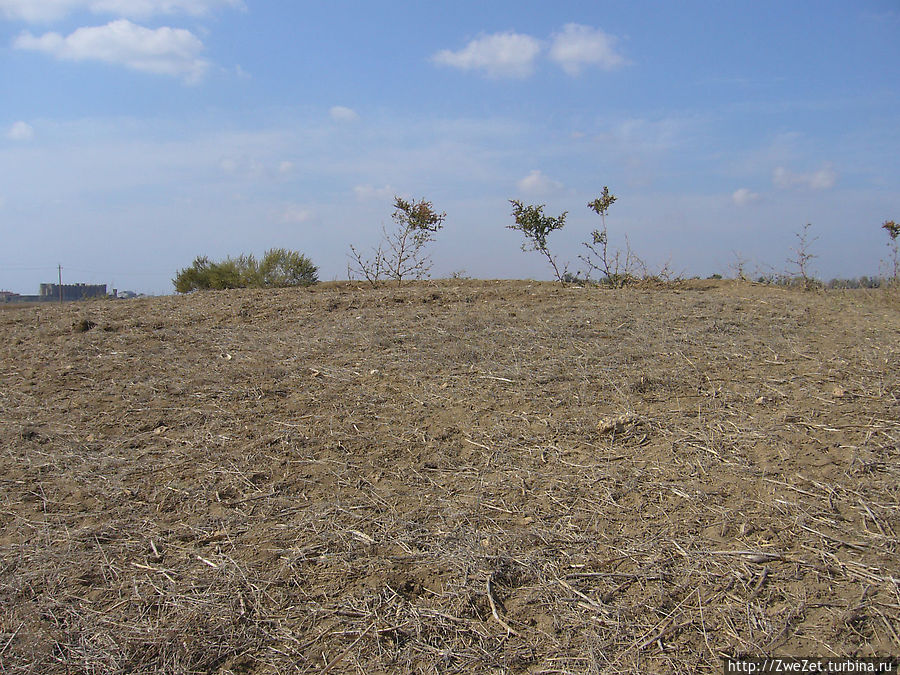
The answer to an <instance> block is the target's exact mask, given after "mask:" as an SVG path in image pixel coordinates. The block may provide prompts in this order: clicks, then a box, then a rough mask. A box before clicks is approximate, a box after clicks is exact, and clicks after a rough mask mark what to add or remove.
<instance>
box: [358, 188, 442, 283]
mask: <svg viewBox="0 0 900 675" xmlns="http://www.w3.org/2000/svg"><path fill="white" fill-rule="evenodd" d="M391 218H392V219H393V221H394V222H395V223H396V225H397V227H396V228H395V229H394V230H393V231H391V232H388V230H387V229H386V228H384V227H382V228H381V231H382V235H383V238H382V242H381V243H380V244H379V245H378V248H376V249H375V250H374V252H373V257H372V258H363V257H362V255H361V254H360V253H359V251H357V250H356V248H354V247H353V246H352V245H351V246H350V252H351V256H352V258H353V262H355V264H356V266H355V267H354V266H353V264H352V263H351V264H350V265H348V268H347V272H348V275H349V276H350V277H351V278H353V277H354V276H355V275H357V274H359V275H361V276H363V277H365V279H366V280H367V281H368V282H369V283H370V284H372V285H373V286H374V285H375V284H376V283H377V282H378V281H379V280H380V279H381V278H382V277H388V278H390V279H395V280H396V281H397V285H400V284H402V283H403V280H404V279H408V278H410V277H411V278H413V279H415V280H419V279H423V278H424V277H426V276H427V275H428V273H429V271H430V270H431V258H430V257H429V256H427V255H426V254H425V247H426V246H427V245H428V244H429V243H431V242H432V241H434V235H435V234H437V232H438V231H439V230H440V229H441V228H443V226H444V220H446V218H447V214H446V213H438V212H437V211H435V210H434V206H433V205H432V203H431V202H429V201H425V200H424V199H421V200H419V201H415V200H413V201H407V200H405V199H403V198H402V197H394V213H393V214H392V215H391Z"/></svg>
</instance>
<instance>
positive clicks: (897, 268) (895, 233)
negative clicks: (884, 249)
mask: <svg viewBox="0 0 900 675" xmlns="http://www.w3.org/2000/svg"><path fill="white" fill-rule="evenodd" d="M881 227H882V229H884V230H885V231H886V232H887V233H888V236H889V237H890V238H891V242H890V243H889V244H888V247H889V248H890V249H891V267H892V269H891V277H890V282H891V283H892V284H897V283H900V250H898V249H900V243H898V242H897V239H898V238H900V225H898V224H897V223H895V222H894V221H893V220H886V221H885V222H884V224H883V225H882V226H881Z"/></svg>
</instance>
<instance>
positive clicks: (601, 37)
mask: <svg viewBox="0 0 900 675" xmlns="http://www.w3.org/2000/svg"><path fill="white" fill-rule="evenodd" d="M617 41H618V39H617V38H616V37H615V36H613V35H609V34H608V33H605V32H603V31H602V30H601V29H599V28H592V27H591V26H583V25H581V24H577V23H567V24H566V25H565V26H563V29H562V31H560V32H558V33H554V34H553V36H552V44H551V46H550V59H551V60H552V61H554V62H556V63H557V64H558V65H559V66H560V67H561V68H562V69H563V70H564V71H565V72H566V73H567V74H569V75H573V76H574V75H578V74H579V73H580V72H581V71H582V69H583V68H585V67H587V66H596V67H598V68H601V69H603V70H615V69H616V68H620V67H621V66H624V65H626V64H627V63H628V61H627V60H626V59H625V57H624V56H623V55H622V54H620V53H619V52H618V51H617V50H616V42H617Z"/></svg>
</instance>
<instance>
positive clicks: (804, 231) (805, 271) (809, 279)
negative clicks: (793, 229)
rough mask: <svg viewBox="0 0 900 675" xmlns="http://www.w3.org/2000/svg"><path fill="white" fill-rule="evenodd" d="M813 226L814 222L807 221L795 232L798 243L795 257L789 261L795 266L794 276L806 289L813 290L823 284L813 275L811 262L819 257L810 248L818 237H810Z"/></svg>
mask: <svg viewBox="0 0 900 675" xmlns="http://www.w3.org/2000/svg"><path fill="white" fill-rule="evenodd" d="M811 227H812V224H810V223H807V224H806V225H804V226H803V227H802V228H801V229H800V231H799V232H797V233H796V234H795V236H796V237H797V245H796V248H795V249H794V256H795V257H794V258H788V263H789V264H790V265H793V266H794V268H795V271H794V273H793V274H792V276H793V277H795V278H798V279H799V280H800V282H801V283H802V285H803V288H804V289H805V290H811V289H813V288H817V287H821V285H822V284H821V283H820V282H819V281H818V280H817V279H816V278H815V277H814V276H813V275H812V271H811V270H810V263H811V262H812V261H813V260H814V259H815V258H817V257H818V256H816V255H814V254H813V253H811V252H810V250H809V248H810V246H812V244H813V242H815V241H816V240H817V239H818V237H812V238H810V236H809V228H811Z"/></svg>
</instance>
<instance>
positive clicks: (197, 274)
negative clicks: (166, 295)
mask: <svg viewBox="0 0 900 675" xmlns="http://www.w3.org/2000/svg"><path fill="white" fill-rule="evenodd" d="M318 280H319V279H318V268H317V267H316V266H315V265H314V264H313V263H312V261H311V260H310V259H309V258H307V257H306V256H305V255H303V254H302V253H298V252H297V251H289V250H288V249H284V248H273V249H271V250H269V251H266V253H265V255H264V256H263V258H262V260H261V261H257V259H256V258H255V257H254V256H253V255H252V254H251V255H243V254H242V255H240V256H238V257H237V258H231V257H229V258H226V259H225V260H223V261H221V262H211V261H210V259H209V258H208V257H206V256H199V257H197V258H195V259H194V262H193V264H192V265H191V266H190V267H186V268H184V269H182V270H180V271H179V272H178V274H177V275H176V277H175V278H174V279H173V280H172V283H173V284H174V285H175V291H176V292H178V293H190V292H191V291H200V290H222V289H226V288H281V287H286V286H308V285H310V284H314V283H316V282H318Z"/></svg>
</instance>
